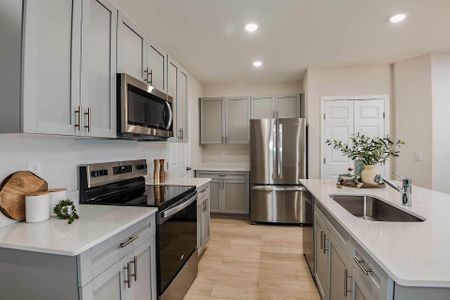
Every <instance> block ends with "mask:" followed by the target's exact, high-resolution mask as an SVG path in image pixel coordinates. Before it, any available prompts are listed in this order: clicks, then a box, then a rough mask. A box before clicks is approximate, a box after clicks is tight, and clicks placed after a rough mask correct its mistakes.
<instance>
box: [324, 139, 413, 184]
mask: <svg viewBox="0 0 450 300" xmlns="http://www.w3.org/2000/svg"><path fill="white" fill-rule="evenodd" d="M350 140H351V143H350V145H349V144H346V143H343V142H342V141H337V140H332V141H331V140H326V144H327V145H328V146H331V147H333V148H334V149H336V150H340V151H341V152H342V153H343V154H344V155H345V156H347V157H348V158H350V159H351V160H353V161H355V165H357V164H358V163H360V164H363V165H364V167H363V168H362V172H361V180H362V182H363V183H367V184H375V181H374V178H375V176H376V175H377V172H376V166H377V164H384V163H385V162H386V160H387V159H388V158H389V157H390V156H394V157H398V156H399V153H400V151H398V150H397V147H400V145H404V144H405V142H404V141H402V140H398V141H394V140H393V139H392V138H391V137H390V136H389V135H388V136H386V137H384V138H379V137H374V138H371V137H368V136H366V135H364V134H360V133H359V132H358V133H356V134H353V135H352V136H351V138H350ZM356 169H358V168H356ZM355 175H356V176H358V175H359V174H355Z"/></svg>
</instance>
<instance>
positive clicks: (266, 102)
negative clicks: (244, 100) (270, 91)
mask: <svg viewBox="0 0 450 300" xmlns="http://www.w3.org/2000/svg"><path fill="white" fill-rule="evenodd" d="M275 109H276V102H275V97H252V99H251V105H250V110H251V114H250V117H251V118H252V119H270V118H275V117H276V115H275Z"/></svg>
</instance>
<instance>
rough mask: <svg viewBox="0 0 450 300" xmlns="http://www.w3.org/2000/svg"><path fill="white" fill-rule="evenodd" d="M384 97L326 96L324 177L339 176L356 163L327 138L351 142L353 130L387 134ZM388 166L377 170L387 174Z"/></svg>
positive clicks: (323, 146) (374, 134)
mask: <svg viewBox="0 0 450 300" xmlns="http://www.w3.org/2000/svg"><path fill="white" fill-rule="evenodd" d="M385 105H386V104H385V99H364V100H360V99H351V100H326V101H324V103H323V106H322V109H323V112H322V113H323V116H322V117H323V131H322V160H321V163H322V179H336V178H337V177H338V175H339V174H343V173H347V172H348V168H350V167H351V168H354V163H353V162H352V161H351V160H350V159H348V158H347V157H345V156H344V155H342V153H341V151H340V150H335V149H333V147H331V146H328V145H327V144H326V143H325V141H326V140H328V139H329V140H338V141H342V142H343V143H350V138H351V136H352V135H353V134H356V133H358V132H359V133H361V134H364V135H366V136H369V137H384V136H385V135H386V122H385V118H386V113H385ZM385 168H386V167H385V166H384V165H380V166H378V172H379V173H380V174H383V175H385Z"/></svg>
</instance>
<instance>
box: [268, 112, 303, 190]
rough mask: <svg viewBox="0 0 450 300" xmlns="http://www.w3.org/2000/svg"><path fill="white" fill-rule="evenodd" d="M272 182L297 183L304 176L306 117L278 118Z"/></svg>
mask: <svg viewBox="0 0 450 300" xmlns="http://www.w3.org/2000/svg"><path fill="white" fill-rule="evenodd" d="M276 122H277V123H278V126H277V131H278V135H277V141H276V147H277V152H278V153H277V162H276V164H277V166H276V172H275V173H276V175H275V180H274V182H275V183H277V184H297V183H298V180H299V178H306V119H279V120H277V121H276Z"/></svg>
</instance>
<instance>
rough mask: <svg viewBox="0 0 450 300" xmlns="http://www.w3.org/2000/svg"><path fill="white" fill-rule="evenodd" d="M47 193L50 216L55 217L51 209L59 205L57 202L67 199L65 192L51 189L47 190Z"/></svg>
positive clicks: (64, 190)
mask: <svg viewBox="0 0 450 300" xmlns="http://www.w3.org/2000/svg"><path fill="white" fill-rule="evenodd" d="M48 193H49V195H50V216H52V217H56V214H55V213H54V212H53V209H54V208H55V206H56V205H57V204H58V203H59V201H61V200H66V199H67V190H66V189H51V190H48Z"/></svg>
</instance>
